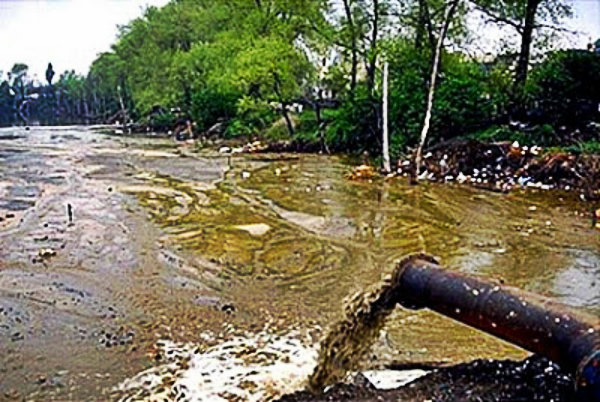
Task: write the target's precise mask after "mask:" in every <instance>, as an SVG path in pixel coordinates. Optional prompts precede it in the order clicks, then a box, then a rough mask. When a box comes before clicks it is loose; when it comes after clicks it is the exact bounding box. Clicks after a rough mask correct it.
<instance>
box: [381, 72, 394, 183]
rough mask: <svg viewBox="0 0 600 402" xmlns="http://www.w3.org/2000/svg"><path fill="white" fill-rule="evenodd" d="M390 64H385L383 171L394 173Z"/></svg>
mask: <svg viewBox="0 0 600 402" xmlns="http://www.w3.org/2000/svg"><path fill="white" fill-rule="evenodd" d="M388 76H389V72H388V62H387V61H386V62H385V63H384V64H383V170H384V171H385V172H386V173H390V172H391V171H392V169H391V167H390V145H389V132H388Z"/></svg>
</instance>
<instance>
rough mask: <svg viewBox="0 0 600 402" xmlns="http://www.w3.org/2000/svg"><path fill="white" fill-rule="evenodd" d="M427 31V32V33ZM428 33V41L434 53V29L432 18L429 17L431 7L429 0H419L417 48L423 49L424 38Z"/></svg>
mask: <svg viewBox="0 0 600 402" xmlns="http://www.w3.org/2000/svg"><path fill="white" fill-rule="evenodd" d="M425 30H426V31H427V32H425ZM425 33H427V40H428V43H429V47H430V48H431V50H432V51H434V50H435V38H434V37H433V28H432V26H431V17H430V15H429V6H428V5H427V0H419V26H418V27H417V34H416V37H415V48H416V49H421V48H422V47H423V36H425Z"/></svg>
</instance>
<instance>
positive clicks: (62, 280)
mask: <svg viewBox="0 0 600 402" xmlns="http://www.w3.org/2000/svg"><path fill="white" fill-rule="evenodd" d="M350 169H351V168H350V167H349V166H348V164H346V163H345V161H344V160H343V159H340V158H337V157H325V156H318V155H301V156H295V155H294V156H289V157H287V156H285V155H284V156H283V157H282V156H281V155H236V156H226V155H220V154H218V153H217V152H213V151H197V150H196V149H195V148H193V147H190V146H181V145H178V144H176V143H174V142H172V141H171V140H169V139H156V138H153V139H145V138H141V137H138V138H124V137H119V136H107V135H104V134H101V133H96V132H93V131H90V130H88V129H85V128H77V127H74V128H73V127H71V128H56V129H45V128H32V129H31V130H30V131H27V132H25V131H24V130H21V129H18V128H14V129H2V130H0V219H1V220H0V242H1V244H2V247H1V248H0V335H1V336H0V359H2V361H1V362H0V400H22V399H24V400H98V399H103V400H128V398H129V400H160V397H161V396H164V395H180V394H181V392H183V393H184V394H185V396H180V398H181V399H180V400H194V398H196V399H197V396H198V395H208V394H207V392H208V391H207V389H208V388H210V387H208V386H207V385H206V384H208V383H210V382H211V381H215V380H214V379H215V378H219V370H223V371H227V370H234V369H235V370H234V371H235V372H233V371H232V373H233V374H232V376H233V377H234V379H233V380H231V381H228V382H226V383H224V384H223V387H222V388H223V389H222V390H221V391H219V392H220V393H221V395H219V392H217V393H216V394H210V395H213V396H214V399H212V400H259V399H256V398H258V396H260V398H263V399H273V398H277V397H280V396H282V395H283V394H285V393H289V392H294V391H298V390H300V389H302V388H303V387H305V386H306V383H305V380H306V379H307V378H308V374H309V373H310V372H311V371H312V369H313V368H314V366H315V364H316V359H317V357H316V350H317V349H318V342H319V340H320V339H321V337H322V336H323V334H324V328H326V327H328V325H330V323H332V322H334V320H337V319H339V318H340V317H341V316H342V313H343V311H342V300H343V299H344V297H346V296H347V295H349V294H352V293H354V292H356V291H358V290H361V289H364V288H365V287H368V285H370V284H372V283H376V282H378V281H379V279H380V278H381V275H382V273H383V272H384V271H385V267H388V266H390V265H391V264H392V262H393V261H394V260H396V259H397V258H399V257H401V256H403V255H406V254H408V253H414V252H427V253H429V254H432V255H435V256H437V257H438V258H439V259H440V260H441V261H442V263H443V264H444V265H445V266H447V267H449V268H451V269H455V270H460V271H464V272H470V273H475V274H481V275H485V276H491V277H494V278H501V279H503V280H504V281H505V282H506V283H508V284H511V285H514V286H519V287H522V288H525V289H527V290H531V291H535V292H539V293H542V294H545V295H548V296H551V297H555V298H557V299H558V300H559V301H562V302H565V303H567V304H570V305H574V306H577V307H579V308H581V309H583V310H586V311H589V312H592V313H595V314H598V313H600V311H599V310H598V306H599V305H600V296H599V294H600V292H598V291H597V283H596V281H597V279H598V278H599V277H600V243H599V238H598V232H597V231H594V230H593V229H591V228H590V222H589V221H588V219H587V218H586V216H585V215H584V212H585V211H586V207H585V205H582V204H580V202H579V201H578V200H577V199H576V198H575V195H573V194H570V193H562V192H559V191H554V192H551V193H549V192H545V191H538V190H536V189H530V190H527V191H520V190H516V191H513V192H511V193H509V194H498V193H490V192H487V191H483V190H478V189H474V188H471V187H463V186H459V185H439V184H435V183H424V184H423V185H421V186H418V187H414V186H410V185H409V184H408V183H407V182H406V180H405V179H402V178H395V179H392V180H386V181H384V180H375V181H374V182H372V183H368V182H359V183H357V182H351V181H348V180H346V179H345V176H346V174H347V173H348V171H349V170H350ZM69 205H70V208H71V212H72V218H71V219H70V218H69V213H68V211H69ZM280 340H283V341H282V342H280ZM228 342H229V343H228ZM278 342H279V343H278ZM227 345H231V348H227V347H226V346H227ZM232 348H233V349H235V350H238V352H236V353H235V356H236V358H239V359H241V360H242V361H243V362H245V363H244V364H240V365H239V366H237V368H234V367H229V366H227V367H225V366H219V365H215V366H203V365H202V364H201V362H203V361H205V360H203V357H207V356H210V357H212V358H214V359H215V360H214V361H215V362H216V361H224V358H225V356H229V353H231V350H232ZM269 356H270V357H269ZM526 356H527V353H525V352H524V351H522V350H520V349H517V348H515V347H513V346H511V345H508V344H506V343H503V342H500V341H498V340H496V339H494V338H492V337H489V336H487V335H483V334H481V333H479V332H477V331H474V330H471V329H468V328H466V327H464V326H461V325H459V324H456V323H454V322H451V321H450V320H447V319H445V318H443V317H440V316H437V315H435V314H433V313H430V312H426V311H419V312H413V311H405V310H401V309H395V310H393V311H392V312H391V314H390V317H389V318H388V319H387V320H386V321H385V323H384V324H383V325H382V327H381V328H380V330H379V333H378V336H377V340H376V342H375V343H374V345H373V347H372V348H371V349H370V350H369V353H368V354H367V355H366V357H365V359H363V360H362V361H361V364H360V367H357V368H356V369H357V370H366V369H378V368H382V367H389V366H390V365H399V366H402V365H404V364H424V365H430V366H433V367H443V366H448V365H451V364H460V363H464V362H470V361H473V360H476V359H482V358H483V359H487V358H493V359H514V360H517V361H519V360H522V359H523V358H525V357H526ZM261 359H263V360H261ZM206 361H212V360H210V359H208V360H206ZM257 362H258V363H257ZM215 364H216V363H215ZM257 364H258V366H257ZM261 364H262V366H261ZM260 367H263V368H264V367H267V368H265V369H264V370H262V372H263V374H264V373H267V374H266V375H264V376H260V375H259V376H258V377H257V374H256V373H255V372H257V373H259V374H260V373H261V369H260ZM273 367H276V368H279V367H284V370H283V371H278V369H273ZM294 367H295V368H294ZM244 370H245V371H244ZM269 373H271V374H269ZM274 373H277V375H275V374H274ZM282 373H283V374H282ZM297 373H305V374H306V378H305V379H304V381H302V380H301V379H299V378H297V377H298V375H297ZM280 374H281V375H280ZM198 376H199V377H198ZM207 376H208V377H211V376H214V378H213V379H212V380H211V381H209V382H205V381H204V382H203V381H198V380H197V378H204V377H207ZM303 376H304V374H303ZM291 378H293V380H290V379H291ZM136 379H138V380H139V379H142V381H141V382H139V381H137V380H136ZM209 379H210V378H209ZM269 381H271V382H269ZM202 384H204V385H202ZM240 384H241V385H240ZM265 384H271V385H269V386H265ZM183 386H185V387H186V388H185V389H187V391H186V390H185V389H184V388H182V387H183ZM211 392H212V391H211ZM219 398H220V399H219ZM236 398H239V399H236ZM253 398H254V399H253Z"/></svg>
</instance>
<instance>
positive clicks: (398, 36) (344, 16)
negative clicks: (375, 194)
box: [0, 0, 600, 153]
mask: <svg viewBox="0 0 600 402" xmlns="http://www.w3.org/2000/svg"><path fill="white" fill-rule="evenodd" d="M444 7H446V2H444V1H442V0H335V1H327V0H254V1H250V0H228V1H226V0H173V1H171V2H170V3H169V4H168V5H166V6H164V7H162V8H155V7H150V8H148V9H147V10H146V11H145V13H144V15H143V16H142V17H140V18H138V19H135V20H134V21H132V22H130V23H129V24H127V25H124V26H122V27H120V35H119V38H118V40H117V42H116V43H115V44H114V45H113V46H112V49H111V51H109V52H106V53H103V54H101V55H99V57H98V58H97V59H96V60H95V61H94V63H93V64H92V66H91V68H90V72H89V74H88V76H87V77H83V76H79V75H77V74H75V73H74V72H65V73H63V74H61V75H60V77H59V78H58V79H57V80H55V82H52V81H53V76H54V72H53V70H52V66H51V65H50V66H49V69H48V71H47V74H46V79H47V82H46V83H44V84H42V83H39V82H38V83H34V82H32V80H31V79H29V78H28V75H27V66H25V65H20V64H16V65H15V66H14V68H13V69H12V71H11V72H10V74H7V76H6V79H4V80H3V81H2V82H0V125H8V124H16V123H17V124H18V123H21V124H26V123H31V122H35V121H38V122H40V123H41V124H59V123H60V124H66V123H91V122H97V123H100V122H110V123H114V122H116V121H119V122H127V121H135V122H138V123H141V124H144V125H147V126H149V127H151V128H153V129H157V130H165V131H166V130H169V129H170V128H172V126H173V124H174V122H175V121H176V120H177V119H178V118H181V117H182V116H184V117H185V118H186V119H189V120H191V121H193V122H194V123H195V130H196V131H197V132H199V133H202V132H206V131H207V130H209V129H211V127H213V126H215V125H219V126H220V127H221V129H220V130H218V131H215V132H218V133H219V134H220V135H226V136H239V135H244V136H255V135H258V134H261V133H262V134H266V135H268V136H271V137H273V138H278V139H293V140H296V141H299V142H304V143H313V144H319V145H320V146H321V147H322V148H323V149H338V150H345V151H356V152H360V151H363V150H368V151H372V152H378V150H379V148H380V136H381V134H380V133H381V129H382V127H381V125H382V110H381V97H382V94H381V73H380V68H381V64H382V60H383V59H384V58H385V59H386V60H388V61H389V63H390V73H391V74H390V98H389V99H390V132H391V144H392V152H393V153H399V152H402V151H403V150H405V149H406V147H407V146H414V145H415V143H416V142H417V141H418V136H419V131H420V128H421V125H422V123H423V115H424V110H425V106H426V97H427V90H428V84H429V79H430V73H431V69H432V65H431V64H432V56H433V51H434V48H435V43H436V37H437V35H439V32H440V26H441V25H442V24H443V21H442V19H441V16H442V15H443V14H444V13H443V11H444ZM474 12H479V13H482V14H483V15H486V16H487V17H488V18H489V21H490V23H495V24H498V25H502V26H509V27H512V28H514V29H515V30H516V32H518V34H517V35H516V36H517V37H519V38H520V40H519V41H518V42H519V43H518V45H517V46H515V48H513V49H506V51H505V53H503V54H502V55H499V56H497V57H496V58H495V59H494V60H486V61H485V62H484V61H482V60H479V59H477V58H474V57H470V56H468V55H467V53H468V52H467V46H466V45H465V39H466V38H468V37H469V36H470V34H471V33H470V32H469V29H468V28H469V26H468V25H467V24H466V21H467V20H468V18H469V15H470V14H471V13H474ZM569 12H570V11H569V8H568V3H567V2H565V1H561V0H503V1H498V2H496V1H487V0H478V1H473V2H470V3H467V2H463V1H461V2H459V7H458V8H457V12H456V13H454V14H453V16H452V20H451V21H448V23H449V30H448V35H447V39H446V41H445V45H446V46H445V47H444V49H443V52H442V57H441V62H440V72H439V75H438V77H439V78H438V80H437V85H436V88H435V90H436V93H435V98H434V103H433V112H432V120H431V135H430V136H429V139H428V140H429V142H430V143H431V142H435V141H441V140H448V139H450V138H453V137H455V136H464V135H469V134H474V133H483V134H481V135H487V133H490V132H497V131H498V130H500V131H502V132H505V130H504V129H499V127H500V128H502V127H504V126H505V125H507V124H508V123H509V122H510V121H512V120H519V121H521V122H524V123H527V124H530V125H539V126H540V127H543V129H542V131H545V132H551V133H552V135H551V136H550V137H552V138H556V137H557V136H556V131H557V130H558V127H561V126H564V125H567V126H570V127H583V126H586V125H587V123H589V122H590V121H594V120H597V119H598V104H599V103H600V94H599V92H598V91H599V89H598V88H600V82H599V79H600V53H597V52H596V53H595V52H593V51H576V50H565V51H560V52H553V53H548V54H546V55H540V56H541V57H538V60H539V61H536V62H535V63H531V60H530V59H531V56H530V53H531V49H530V47H531V46H532V44H535V41H536V38H537V36H536V35H541V32H542V30H546V31H547V30H548V29H550V28H549V27H550V26H551V25H553V26H555V27H560V24H561V21H562V18H564V17H565V16H568V15H569ZM544 39H547V37H546V36H545V37H544ZM450 45H451V46H450ZM529 65H530V66H531V68H529V69H527V68H525V70H523V66H525V67H527V66H529ZM494 130H496V131H494ZM534 131H535V130H534ZM538 131H539V130H538ZM211 132H212V131H211ZM532 132H533V131H532ZM536 132H537V131H536Z"/></svg>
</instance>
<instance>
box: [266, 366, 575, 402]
mask: <svg viewBox="0 0 600 402" xmlns="http://www.w3.org/2000/svg"><path fill="white" fill-rule="evenodd" d="M425 368H427V367H425ZM392 374H393V373H392ZM572 391H573V380H572V378H571V377H570V376H569V375H568V374H567V373H565V372H563V371H561V369H560V367H558V366H556V365H555V364H553V363H551V362H549V361H548V360H546V359H544V358H541V357H537V356H533V357H530V358H528V359H526V360H523V361H520V362H517V361H510V360H502V361H498V360H476V361H473V362H471V363H466V364H459V365H455V366H451V367H446V368H439V369H432V371H431V373H430V374H428V375H426V376H424V377H422V378H419V379H417V380H415V381H413V382H411V383H410V384H408V385H405V386H404V387H401V388H398V389H390V390H381V389H377V388H375V386H374V385H373V384H372V383H370V382H369V380H367V378H365V376H363V375H362V374H358V375H356V376H355V377H354V378H353V380H352V381H351V383H350V384H338V385H335V386H333V387H331V388H329V389H327V391H326V392H325V393H323V394H317V395H314V394H311V393H309V392H307V391H301V392H297V393H295V394H291V395H286V396H284V397H282V398H280V399H279V400H278V401H279V402H317V401H340V402H342V401H357V400H360V401H365V402H371V401H372V402H382V401H435V402H466V401H478V402H497V401H515V402H516V401H523V402H525V401H527V402H533V401H545V402H549V401H554V402H573V400H572V397H573V395H572V393H573V392H572Z"/></svg>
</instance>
